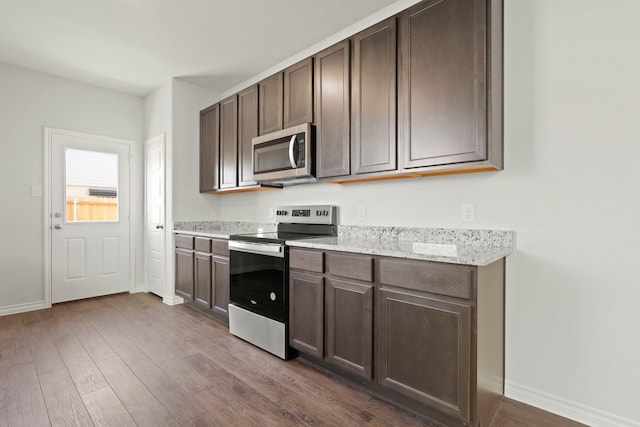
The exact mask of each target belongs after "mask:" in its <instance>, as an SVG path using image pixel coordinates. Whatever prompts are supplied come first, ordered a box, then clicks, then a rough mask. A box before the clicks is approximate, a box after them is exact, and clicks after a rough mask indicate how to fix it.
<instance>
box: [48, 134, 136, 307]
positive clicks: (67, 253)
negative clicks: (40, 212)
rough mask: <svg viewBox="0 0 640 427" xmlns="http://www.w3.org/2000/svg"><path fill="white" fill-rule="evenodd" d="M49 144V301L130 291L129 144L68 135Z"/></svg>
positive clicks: (55, 135)
mask: <svg viewBox="0 0 640 427" xmlns="http://www.w3.org/2000/svg"><path fill="white" fill-rule="evenodd" d="M116 141H118V142H116ZM50 143H51V147H50V149H51V154H50V173H51V177H50V179H51V184H50V188H51V190H50V191H51V195H50V201H51V202H50V203H51V206H50V208H51V210H50V218H51V220H50V224H51V240H50V241H51V301H52V302H53V303H56V302H62V301H70V300H75V299H81V298H89V297H94V296H98V295H107V294H112V293H117V292H124V291H128V290H129V289H130V281H131V274H130V265H129V264H130V258H129V250H130V248H129V245H130V242H129V233H130V229H129V215H130V206H129V205H130V199H129V197H130V169H129V155H130V150H131V144H128V143H124V142H122V141H120V140H115V139H110V138H106V137H99V136H95V137H94V136H91V135H84V134H76V133H73V132H65V131H60V132H59V133H58V132H54V133H52V134H51V136H50Z"/></svg>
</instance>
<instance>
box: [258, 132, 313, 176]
mask: <svg viewBox="0 0 640 427" xmlns="http://www.w3.org/2000/svg"><path fill="white" fill-rule="evenodd" d="M314 134H315V127H314V126H313V125H312V124H311V123H304V124H301V125H298V126H294V127H290V128H288V129H283V130H279V131H276V132H272V133H269V134H266V135H261V136H257V137H255V138H253V139H252V145H253V179H254V180H255V181H257V182H260V183H269V184H282V185H289V184H299V183H302V182H311V181H315V176H314V174H315V169H314V168H315V165H314V161H313V157H312V155H313V150H314V148H315V147H314V146H315V144H314V136H315V135H314Z"/></svg>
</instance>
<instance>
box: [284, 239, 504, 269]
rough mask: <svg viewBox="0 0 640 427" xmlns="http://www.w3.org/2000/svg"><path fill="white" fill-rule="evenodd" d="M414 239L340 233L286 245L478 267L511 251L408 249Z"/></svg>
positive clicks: (466, 247)
mask: <svg viewBox="0 0 640 427" xmlns="http://www.w3.org/2000/svg"><path fill="white" fill-rule="evenodd" d="M413 243H414V242H413V241H385V240H369V239H362V240H357V239H349V240H348V241H346V242H345V241H341V239H340V238H339V237H324V238H316V239H304V240H290V241H287V245H289V246H291V247H298V248H307V249H323V250H329V251H338V252H350V253H355V254H365V255H381V256H389V257H395V258H404V259H413V260H420V261H435V262H444V263H449V264H463V265H474V266H478V267H482V266H486V265H489V264H491V263H493V262H495V261H498V260H500V259H502V258H505V257H506V256H508V255H510V254H511V253H512V252H513V247H501V246H482V245H457V249H458V254H457V255H456V256H445V255H438V254H426V253H417V252H414V251H413V250H411V247H412V244H413Z"/></svg>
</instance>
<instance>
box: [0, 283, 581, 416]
mask: <svg viewBox="0 0 640 427" xmlns="http://www.w3.org/2000/svg"><path fill="white" fill-rule="evenodd" d="M48 425H53V426H72V425H79V426H91V425H96V426H118V427H120V426H136V425H137V426H153V427H157V426H253V425H255V426H281V425H311V426H323V425H328V426H343V425H353V426H360V425H372V426H385V425H386V426H422V425H428V424H427V423H426V422H425V421H424V420H422V419H421V418H419V417H417V416H415V415H413V414H412V413H410V412H407V411H405V410H403V409H400V408H398V407H396V406H394V405H392V404H389V403H387V402H385V401H382V400H380V399H379V398H377V397H375V396H373V395H371V394H369V393H368V392H367V391H365V390H364V389H362V388H361V387H359V386H357V385H355V384H352V383H350V382H349V381H347V380H344V379H342V378H340V377H338V376H336V375H334V374H332V373H330V372H327V371H324V370H321V369H317V368H315V367H314V366H312V365H310V364H308V363H306V362H304V361H300V360H297V359H296V360H292V361H288V362H284V361H282V360H280V359H278V358H276V357H274V356H271V355H269V354H267V353H265V352H263V351H261V350H259V349H256V348H255V347H253V346H251V345H249V344H247V343H245V342H243V341H241V340H239V339H237V338H234V337H233V336H231V335H230V334H229V332H228V330H227V328H226V327H225V326H224V325H222V324H221V323H219V322H217V321H216V320H214V319H211V318H209V317H207V316H205V315H203V314H201V313H199V312H197V311H195V310H193V309H190V308H188V307H184V306H175V307H169V306H167V305H164V304H163V303H162V301H161V300H160V299H159V298H157V297H155V296H153V295H150V294H134V295H129V294H120V295H112V296H106V297H101V298H94V299H89V300H82V301H76V302H71V303H64V304H57V305H55V306H54V307H53V308H51V309H48V310H41V311H34V312H29V313H22V314H17V315H12V316H4V317H0V427H5V426H29V427H34V426H35V427H37V426H48ZM491 425H492V426H494V427H505V426H552V427H553V426H578V425H580V424H578V423H575V422H571V421H569V420H566V419H563V418H560V417H557V416H555V415H552V414H549V413H547V412H544V411H541V410H538V409H535V408H532V407H530V406H527V405H523V404H521V403H518V402H514V401H509V400H505V401H504V403H503V404H502V405H501V407H500V408H499V410H498V412H497V414H496V416H495V417H494V420H493V422H492V424H491Z"/></svg>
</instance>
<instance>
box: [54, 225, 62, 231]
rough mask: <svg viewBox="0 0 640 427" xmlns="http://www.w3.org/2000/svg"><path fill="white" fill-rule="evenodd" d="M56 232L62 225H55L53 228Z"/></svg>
mask: <svg viewBox="0 0 640 427" xmlns="http://www.w3.org/2000/svg"><path fill="white" fill-rule="evenodd" d="M53 228H55V229H56V230H62V224H56V225H54V226H53Z"/></svg>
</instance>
